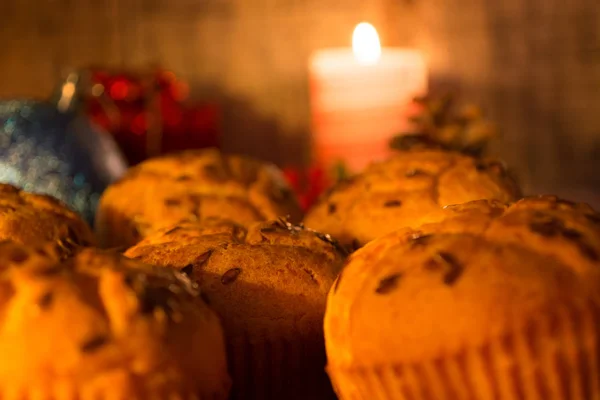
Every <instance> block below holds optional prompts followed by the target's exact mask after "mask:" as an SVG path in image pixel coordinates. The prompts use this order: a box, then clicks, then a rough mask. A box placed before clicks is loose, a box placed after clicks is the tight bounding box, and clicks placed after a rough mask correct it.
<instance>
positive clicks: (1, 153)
mask: <svg viewBox="0 0 600 400" xmlns="http://www.w3.org/2000/svg"><path fill="white" fill-rule="evenodd" d="M125 168H126V164H125V161H124V158H123V156H122V155H121V153H120V151H119V150H118V148H117V146H116V144H115V143H114V142H113V140H112V137H111V136H110V135H109V134H107V133H104V132H101V131H99V130H98V129H96V128H94V127H93V126H92V125H91V124H90V123H89V122H88V120H87V119H86V118H85V117H83V116H80V115H77V114H74V113H61V112H59V111H58V110H57V109H56V107H55V106H54V105H53V104H51V103H43V102H35V101H17V100H11V101H0V182H5V183H11V184H13V185H16V186H18V187H21V188H23V189H24V190H27V191H31V192H38V193H46V194H50V195H52V196H54V197H56V198H58V199H60V200H62V201H64V202H65V203H66V204H67V205H69V206H70V207H71V208H72V209H74V210H75V211H77V212H79V213H80V214H81V215H82V216H83V217H84V218H85V219H86V220H87V221H88V222H90V223H92V222H93V217H94V213H95V210H96V206H97V203H98V199H99V197H100V194H101V193H102V191H103V190H104V189H105V188H106V186H107V185H108V184H109V183H110V182H112V181H113V180H115V179H117V178H118V177H119V176H120V175H121V174H122V173H123V172H124V170H125Z"/></svg>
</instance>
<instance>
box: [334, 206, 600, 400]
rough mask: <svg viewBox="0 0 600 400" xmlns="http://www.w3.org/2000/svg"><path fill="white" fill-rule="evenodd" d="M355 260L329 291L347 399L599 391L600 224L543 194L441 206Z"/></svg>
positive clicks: (337, 375)
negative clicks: (430, 218)
mask: <svg viewBox="0 0 600 400" xmlns="http://www.w3.org/2000/svg"><path fill="white" fill-rule="evenodd" d="M442 214H443V215H442V217H441V218H440V220H441V222H438V223H432V224H426V225H423V226H421V227H417V228H405V229H401V230H399V231H396V232H394V233H391V234H389V235H386V236H383V237H381V238H379V239H377V240H374V241H372V242H371V243H369V244H367V245H366V246H365V247H363V248H362V249H360V250H358V251H356V252H355V253H354V254H353V255H352V256H351V257H350V258H349V261H348V264H347V265H346V267H345V268H344V270H343V271H342V273H340V275H339V276H338V278H337V281H336V283H335V284H334V286H333V288H332V290H331V291H330V293H329V297H328V304H327V311H326V316H325V340H326V347H327V356H328V367H327V368H328V372H329V375H330V377H331V378H332V381H333V382H334V386H335V387H336V390H337V392H338V395H339V397H340V398H341V399H346V398H361V399H362V398H364V399H368V398H375V397H376V394H377V393H389V396H390V398H396V397H398V398H411V399H414V400H421V399H431V398H436V399H437V398H440V399H442V398H448V397H449V396H452V398H456V399H471V398H476V399H492V398H494V399H517V398H544V399H546V398H577V399H592V398H597V397H598V396H600V389H599V388H598V386H597V382H598V381H599V380H600V373H599V371H598V369H597V368H596V367H595V366H596V354H597V350H598V348H599V346H600V330H599V328H600V217H599V215H598V214H597V213H595V212H594V211H593V210H592V209H591V208H590V207H589V206H587V205H585V204H576V203H572V202H569V201H564V200H561V199H558V198H557V197H555V196H539V197H531V198H525V199H522V200H520V201H518V202H516V203H514V204H512V205H506V204H502V203H500V202H496V201H484V200H481V201H474V202H470V203H466V204H462V205H457V206H450V207H446V208H445V209H444V210H443V211H442Z"/></svg>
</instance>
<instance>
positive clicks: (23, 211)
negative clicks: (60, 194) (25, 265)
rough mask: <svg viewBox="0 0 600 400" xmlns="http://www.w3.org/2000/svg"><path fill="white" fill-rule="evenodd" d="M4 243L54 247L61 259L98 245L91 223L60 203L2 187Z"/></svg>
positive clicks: (1, 235) (1, 231) (1, 236)
mask: <svg viewBox="0 0 600 400" xmlns="http://www.w3.org/2000/svg"><path fill="white" fill-rule="evenodd" d="M1 240H12V241H14V242H17V243H21V244H27V245H32V244H33V245H36V244H38V245H39V244H46V243H50V244H52V245H53V246H55V247H56V250H57V252H56V255H57V256H59V257H61V258H65V257H68V256H71V255H72V254H73V253H74V252H75V251H76V250H77V249H78V248H80V247H85V246H92V245H94V244H95V238H94V234H93V233H92V230H91V229H90V227H89V226H88V225H87V223H86V222H85V221H84V220H83V219H81V217H80V216H79V215H78V214H77V213H76V212H74V211H72V210H70V209H69V208H68V207H67V206H66V205H65V204H63V203H62V202H61V201H59V200H58V199H55V198H54V197H52V196H48V195H44V194H36V193H29V192H26V191H23V190H20V189H19V188H17V187H15V186H13V185H9V184H1V183H0V241H1Z"/></svg>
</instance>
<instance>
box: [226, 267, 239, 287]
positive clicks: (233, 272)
mask: <svg viewBox="0 0 600 400" xmlns="http://www.w3.org/2000/svg"><path fill="white" fill-rule="evenodd" d="M241 272H242V269H241V268H231V269H230V270H228V271H227V272H225V273H224V274H223V276H222V277H221V283H222V284H223V285H229V284H230V283H233V282H235V280H236V279H237V277H238V276H239V274H240V273H241Z"/></svg>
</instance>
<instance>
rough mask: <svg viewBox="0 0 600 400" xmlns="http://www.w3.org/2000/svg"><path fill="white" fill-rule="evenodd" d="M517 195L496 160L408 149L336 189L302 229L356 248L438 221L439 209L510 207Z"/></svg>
mask: <svg viewBox="0 0 600 400" xmlns="http://www.w3.org/2000/svg"><path fill="white" fill-rule="evenodd" d="M518 196H519V190H518V188H517V186H516V184H515V182H514V181H513V179H512V178H511V177H510V176H509V174H508V173H507V172H506V170H505V169H504V166H503V165H502V164H501V163H500V162H499V161H495V160H491V159H489V160H487V159H486V160H484V159H480V158H474V157H471V156H467V155H464V154H462V153H458V152H453V151H446V150H441V149H427V148H412V149H410V151H404V152H399V153H398V154H396V155H394V156H393V157H392V158H390V159H388V160H387V161H384V162H381V163H377V164H372V165H371V166H369V167H367V169H366V170H365V171H364V172H362V173H361V174H359V175H356V176H355V177H353V178H351V179H350V180H347V181H343V182H341V183H339V184H338V185H336V186H335V187H334V188H333V189H332V190H331V191H330V192H329V193H327V194H326V195H325V196H323V198H322V199H321V200H320V201H319V203H318V204H317V205H316V206H315V207H314V208H313V209H312V210H310V211H309V212H308V214H307V215H306V218H305V220H304V223H305V224H306V226H308V227H310V228H313V229H316V230H318V231H321V232H327V233H329V234H331V235H332V236H334V237H335V238H337V239H338V240H339V241H340V242H341V243H342V244H344V245H346V246H349V247H351V248H358V247H361V246H363V245H364V244H365V243H367V242H369V241H371V240H373V239H375V238H376V237H379V236H382V235H385V234H387V233H390V232H393V231H395V230H397V229H399V228H402V227H406V226H408V227H411V226H419V225H422V224H424V223H428V222H435V221H437V220H439V219H440V218H441V217H442V215H443V212H442V207H443V206H446V205H449V204H460V203H465V202H468V201H472V200H478V199H495V200H499V201H503V202H506V201H513V200H515V199H516V198H518Z"/></svg>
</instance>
